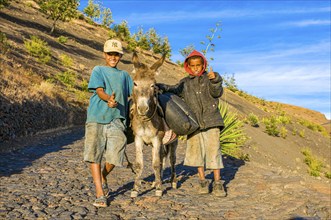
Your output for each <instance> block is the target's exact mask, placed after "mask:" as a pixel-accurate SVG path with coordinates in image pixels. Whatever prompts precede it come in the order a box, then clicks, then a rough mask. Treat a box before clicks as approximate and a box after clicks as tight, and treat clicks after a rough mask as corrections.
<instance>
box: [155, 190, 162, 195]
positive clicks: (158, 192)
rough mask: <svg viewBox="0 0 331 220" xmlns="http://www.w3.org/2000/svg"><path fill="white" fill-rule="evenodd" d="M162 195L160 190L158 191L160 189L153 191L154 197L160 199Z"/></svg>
mask: <svg viewBox="0 0 331 220" xmlns="http://www.w3.org/2000/svg"><path fill="white" fill-rule="evenodd" d="M162 194H163V192H162V190H160V189H158V190H155V196H158V197H161V196H162Z"/></svg>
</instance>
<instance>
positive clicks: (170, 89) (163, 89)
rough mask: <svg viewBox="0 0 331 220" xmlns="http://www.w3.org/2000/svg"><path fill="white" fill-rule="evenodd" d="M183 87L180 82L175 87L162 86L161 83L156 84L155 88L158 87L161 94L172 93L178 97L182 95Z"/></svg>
mask: <svg viewBox="0 0 331 220" xmlns="http://www.w3.org/2000/svg"><path fill="white" fill-rule="evenodd" d="M183 85H184V83H183V81H182V80H181V81H180V82H179V83H178V84H176V85H167V84H163V83H156V86H157V87H158V89H159V90H160V91H161V92H171V93H174V94H176V95H179V96H180V95H181V94H182V91H183V87H184V86H183Z"/></svg>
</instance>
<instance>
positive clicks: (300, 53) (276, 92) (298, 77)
mask: <svg viewBox="0 0 331 220" xmlns="http://www.w3.org/2000/svg"><path fill="white" fill-rule="evenodd" d="M326 45H328V47H326ZM322 50H323V51H324V52H323V53H322V54H328V55H326V56H316V54H319V53H320V52H321V51H322ZM318 52H319V53H318ZM213 55H214V54H213ZM214 57H218V59H217V60H215V62H212V63H211V65H212V66H213V69H214V70H215V71H218V72H220V73H221V74H222V73H227V74H229V75H230V76H231V74H232V73H234V74H235V76H234V78H235V80H236V83H237V85H238V87H239V89H242V90H244V91H246V92H247V93H249V94H252V95H255V96H257V97H260V98H264V99H266V100H273V101H279V102H283V103H289V104H293V105H298V106H302V107H306V108H310V109H313V110H317V111H319V112H322V113H324V114H326V116H327V117H329V116H330V115H327V114H328V112H329V111H330V105H331V104H330V91H331V87H330V83H331V70H330V43H329V42H322V43H319V44H314V45H306V46H298V47H293V48H291V47H289V46H287V49H284V48H278V49H277V50H271V51H267V50H264V51H259V50H258V51H246V50H245V52H240V51H222V52H216V54H215V55H214ZM218 60H221V63H218V62H219V61H218Z"/></svg>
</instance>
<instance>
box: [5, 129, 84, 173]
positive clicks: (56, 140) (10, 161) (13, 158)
mask: <svg viewBox="0 0 331 220" xmlns="http://www.w3.org/2000/svg"><path fill="white" fill-rule="evenodd" d="M55 133H56V134H53V135H51V134H49V133H48V134H45V136H47V138H45V137H39V138H36V137H33V139H34V140H33V141H31V140H28V139H29V137H25V142H23V141H24V140H21V142H22V143H21V146H20V149H17V150H13V151H10V152H4V153H0V176H11V175H13V174H17V173H21V171H22V170H23V169H24V168H25V167H29V166H31V165H32V163H33V161H35V160H37V159H38V158H41V157H42V156H44V155H45V154H47V153H50V152H57V151H61V150H65V149H67V147H66V146H68V145H70V144H72V143H73V142H75V141H76V140H80V139H82V138H83V137H84V127H82V126H81V127H75V128H72V129H69V130H66V131H61V132H58V133H61V134H58V133H57V132H55ZM40 136H44V135H40ZM24 143H25V146H24ZM6 144H8V145H10V144H11V142H6ZM15 144H18V143H15Z"/></svg>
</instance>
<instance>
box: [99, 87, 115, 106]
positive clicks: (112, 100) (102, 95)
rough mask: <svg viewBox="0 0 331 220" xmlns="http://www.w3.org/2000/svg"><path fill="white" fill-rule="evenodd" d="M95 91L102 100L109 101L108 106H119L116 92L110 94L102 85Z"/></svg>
mask: <svg viewBox="0 0 331 220" xmlns="http://www.w3.org/2000/svg"><path fill="white" fill-rule="evenodd" d="M95 91H96V93H97V95H98V96H99V98H100V99H101V100H103V101H105V102H108V107H110V108H114V107H116V106H117V102H116V100H115V93H113V94H111V95H108V94H107V93H105V90H104V89H103V88H101V87H99V88H97V89H96V90H95Z"/></svg>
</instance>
